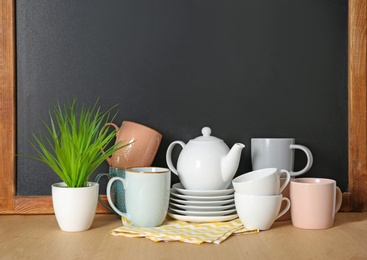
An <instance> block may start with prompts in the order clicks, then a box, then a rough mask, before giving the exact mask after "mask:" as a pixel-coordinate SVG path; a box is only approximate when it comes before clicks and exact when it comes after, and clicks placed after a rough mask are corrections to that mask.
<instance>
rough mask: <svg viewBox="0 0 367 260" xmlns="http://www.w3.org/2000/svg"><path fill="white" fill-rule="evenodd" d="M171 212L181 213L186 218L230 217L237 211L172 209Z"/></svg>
mask: <svg viewBox="0 0 367 260" xmlns="http://www.w3.org/2000/svg"><path fill="white" fill-rule="evenodd" d="M169 209H170V210H171V211H173V212H175V213H180V214H181V215H185V216H211V217H215V216H225V215H229V214H231V213H235V212H236V209H229V210H223V211H187V210H180V209H175V208H172V207H170V208H169Z"/></svg>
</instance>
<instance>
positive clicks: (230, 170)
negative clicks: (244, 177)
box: [221, 143, 245, 182]
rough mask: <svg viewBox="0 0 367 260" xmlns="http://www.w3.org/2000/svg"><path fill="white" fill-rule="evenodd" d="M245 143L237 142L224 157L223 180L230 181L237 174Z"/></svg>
mask: <svg viewBox="0 0 367 260" xmlns="http://www.w3.org/2000/svg"><path fill="white" fill-rule="evenodd" d="M243 148H245V145H244V144H241V143H236V144H234V145H233V146H232V148H231V150H230V151H229V153H228V154H227V155H226V156H225V157H224V158H223V159H222V165H221V166H222V178H223V181H225V182H227V181H230V180H231V179H232V178H233V176H234V175H235V174H236V171H237V169H238V165H239V164H240V157H241V153H242V149H243Z"/></svg>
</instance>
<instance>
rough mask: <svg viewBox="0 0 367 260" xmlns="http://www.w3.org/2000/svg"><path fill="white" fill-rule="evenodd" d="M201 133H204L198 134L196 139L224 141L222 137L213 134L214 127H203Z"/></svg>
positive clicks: (201, 140)
mask: <svg viewBox="0 0 367 260" xmlns="http://www.w3.org/2000/svg"><path fill="white" fill-rule="evenodd" d="M201 133H202V134H203V135H202V136H198V137H196V138H195V139H194V140H195V141H200V142H217V141H222V139H219V138H217V137H215V136H211V133H212V129H210V127H207V126H206V127H203V129H201Z"/></svg>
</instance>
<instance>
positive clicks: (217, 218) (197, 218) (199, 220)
mask: <svg viewBox="0 0 367 260" xmlns="http://www.w3.org/2000/svg"><path fill="white" fill-rule="evenodd" d="M168 215H169V216H171V217H172V218H174V219H178V220H182V221H187V222H196V223H204V222H220V221H229V220H232V219H235V218H238V215H237V214H233V215H227V216H215V217H204V216H184V215H181V214H174V213H172V212H168Z"/></svg>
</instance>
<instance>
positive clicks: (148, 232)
mask: <svg viewBox="0 0 367 260" xmlns="http://www.w3.org/2000/svg"><path fill="white" fill-rule="evenodd" d="M122 223H123V224H124V226H122V227H118V228H115V229H113V230H111V231H110V233H111V234H112V235H114V236H124V237H146V238H148V239H150V240H152V241H154V242H160V241H165V242H169V241H181V242H185V243H190V244H201V243H214V244H220V243H221V242H223V241H224V240H226V239H227V237H229V236H230V235H232V234H234V235H238V234H253V233H258V232H259V231H258V230H257V229H255V230H250V229H246V228H245V227H244V226H243V225H242V222H241V220H240V219H238V218H237V219H234V220H231V221H226V222H210V223H189V222H185V221H180V220H175V219H172V218H170V217H167V219H166V220H165V221H164V222H163V224H162V225H161V226H158V227H153V228H141V227H134V226H132V225H131V224H130V223H129V221H127V220H126V219H125V218H123V217H122Z"/></svg>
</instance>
